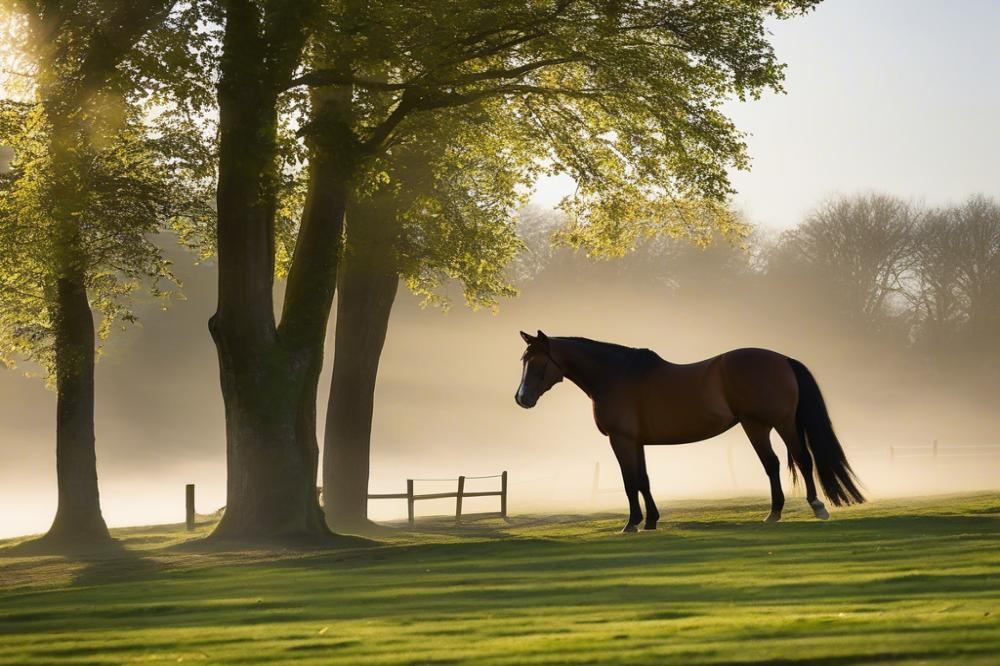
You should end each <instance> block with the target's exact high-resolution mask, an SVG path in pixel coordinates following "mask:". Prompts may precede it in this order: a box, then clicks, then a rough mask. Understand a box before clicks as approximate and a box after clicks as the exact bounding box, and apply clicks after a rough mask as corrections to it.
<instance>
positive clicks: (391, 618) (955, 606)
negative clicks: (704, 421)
mask: <svg viewBox="0 0 1000 666" xmlns="http://www.w3.org/2000/svg"><path fill="white" fill-rule="evenodd" d="M800 504H804V503H803V502H802V501H801V499H799V500H789V505H790V506H789V507H788V509H786V521H785V522H782V523H779V524H777V525H763V524H760V523H759V522H758V521H759V520H760V518H762V517H763V515H764V514H765V513H766V506H765V504H764V503H763V502H762V501H760V500H758V499H751V500H743V501H725V502H705V503H685V504H682V505H680V506H678V507H675V508H673V510H668V511H667V512H665V514H666V515H665V522H664V523H663V526H664V527H666V529H661V530H660V531H657V532H650V533H640V534H632V535H622V534H617V533H616V532H617V529H618V528H619V527H620V523H621V519H620V517H617V516H616V517H611V516H607V515H601V516H594V515H590V516H523V517H515V518H514V519H513V521H512V523H511V524H510V525H505V524H503V523H500V522H499V521H496V522H493V521H490V522H482V523H476V524H473V525H470V526H468V527H464V528H462V529H461V530H455V529H452V528H450V527H449V526H448V525H447V524H445V523H443V522H438V523H435V522H433V521H431V522H429V523H428V522H425V523H424V525H425V527H424V528H423V529H421V530H420V531H418V532H405V531H399V532H397V533H394V534H393V535H391V536H387V537H385V538H382V539H381V540H380V542H379V543H378V544H376V545H375V546H372V547H367V548H358V547H353V548H345V549H340V550H322V551H309V552H293V551H283V550H255V551H250V552H246V551H239V552H226V551H221V550H200V549H197V548H192V546H191V544H185V543H184V541H185V540H186V539H189V538H190V537H189V536H188V535H187V534H186V533H184V532H183V531H181V530H180V528H179V527H177V526H166V527H159V528H137V529H127V530H118V531H117V536H118V537H119V538H121V539H122V540H123V542H124V549H123V550H122V552H120V553H118V554H114V555H105V556H102V557H89V558H88V557H84V558H75V559H63V558H56V557H44V558H43V557H35V558H25V557H16V556H11V555H9V554H8V555H7V556H5V557H0V663H10V664H25V663H46V664H62V663H73V664H104V663H137V662H143V663H161V662H162V663H165V662H170V663H177V662H180V661H185V662H186V661H203V662H209V663H265V662H272V663H274V662H279V663H280V662H296V663H317V664H358V663H363V664H366V665H375V664H410V663H418V664H432V663H440V664H452V663H475V664H518V665H520V664H536V663H537V664H541V663H552V664H566V663H572V664H583V663H589V664H596V663H600V664H607V663H618V664H640V663H649V664H672V663H676V664H741V663H747V662H763V663H768V664H856V663H864V664H880V663H892V664H918V663H962V664H969V663H981V664H996V663H1000V529H998V528H1000V495H979V496H972V497H970V496H962V497H945V498H929V499H923V500H907V501H902V500H901V501H892V502H888V501H882V502H878V503H876V504H873V505H867V506H864V507H861V508H855V509H849V510H840V511H835V512H834V514H833V518H832V519H831V520H830V521H828V522H826V523H822V522H819V521H815V520H811V519H808V517H807V516H806V513H805V511H803V510H802V509H801V508H800V507H799V506H798V505H800ZM207 529H209V528H208V526H203V527H202V528H201V532H204V531H206V530H207ZM12 543H13V542H6V544H3V543H0V548H2V547H3V546H4V545H10V544H12Z"/></svg>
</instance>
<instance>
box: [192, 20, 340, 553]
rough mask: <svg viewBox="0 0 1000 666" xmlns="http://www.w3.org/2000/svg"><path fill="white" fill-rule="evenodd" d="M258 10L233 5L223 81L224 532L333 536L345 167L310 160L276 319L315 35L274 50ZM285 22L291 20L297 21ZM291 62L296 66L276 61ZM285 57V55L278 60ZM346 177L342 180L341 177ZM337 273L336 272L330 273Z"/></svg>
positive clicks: (249, 536) (220, 320) (218, 327)
mask: <svg viewBox="0 0 1000 666" xmlns="http://www.w3.org/2000/svg"><path fill="white" fill-rule="evenodd" d="M262 20H267V19H266V17H264V18H262V16H261V15H259V14H258V13H257V10H256V9H255V7H254V6H253V5H252V4H249V3H243V2H232V3H229V4H228V5H227V14H226V35H225V43H224V47H223V51H224V55H223V59H222V68H221V69H222V77H221V80H220V84H219V126H220V157H219V188H218V195H217V196H218V257H219V301H218V308H217V310H216V313H215V315H214V316H213V317H212V319H211V321H210V322H209V329H210V330H211V332H212V337H213V339H214V341H215V344H216V348H217V351H218V356H219V370H220V379H221V384H222V395H223V400H224V403H225V413H226V453H227V468H228V483H227V487H226V496H227V500H226V512H225V514H224V515H223V518H222V520H221V521H220V522H219V525H218V527H217V528H216V530H215V532H214V534H213V536H214V537H216V538H225V539H240V540H268V539H273V538H323V537H328V536H329V535H330V532H329V530H328V528H327V527H326V522H325V520H324V519H323V514H322V510H321V509H320V507H319V502H318V499H317V496H316V480H317V479H316V476H317V463H318V457H319V450H318V446H317V442H316V416H315V401H316V384H317V381H318V377H319V370H320V367H321V365H322V360H323V337H324V336H325V333H326V319H327V317H328V316H329V311H330V306H331V303H332V300H333V290H334V287H335V279H336V277H335V276H336V257H337V253H338V251H339V244H338V241H339V238H340V236H341V228H342V224H343V217H344V208H345V203H344V192H345V191H346V185H341V186H339V187H330V188H317V187H316V186H315V185H316V183H317V182H319V181H320V179H321V178H327V177H328V176H327V172H329V171H331V170H334V169H333V166H332V162H331V161H330V160H323V159H320V158H319V157H317V156H315V155H314V156H313V157H312V158H311V160H310V172H311V183H310V195H309V200H308V201H307V203H306V210H305V213H304V216H303V220H302V225H301V229H300V233H299V238H298V243H297V245H296V250H295V257H294V259H293V268H292V270H291V272H290V274H289V280H288V284H287V287H286V292H285V293H286V296H285V306H284V311H283V314H282V323H281V326H280V327H279V326H277V325H276V323H275V318H274V309H273V308H274V300H273V286H274V243H275V230H274V220H275V201H276V198H275V191H274V188H275V186H276V180H277V178H276V176H277V174H276V166H275V150H276V148H275V141H276V128H277V94H278V90H279V89H280V87H281V86H280V83H281V82H282V81H284V80H286V79H287V77H288V76H289V75H290V73H291V69H292V68H293V67H294V64H295V62H296V58H297V56H295V54H296V53H298V51H299V50H300V49H301V46H302V41H303V40H304V33H301V34H299V35H298V36H297V37H296V36H295V35H296V33H295V32H294V31H292V32H290V33H289V32H287V31H286V32H284V33H282V34H283V35H285V36H286V37H287V35H289V34H291V35H292V37H288V40H290V41H288V42H287V43H282V44H273V43H271V42H270V41H269V39H270V38H269V37H267V35H266V33H262V31H261V30H260V24H261V21H262ZM274 20H276V21H277V20H290V19H289V17H288V15H287V13H286V14H281V15H278V16H276V17H275V19H274ZM272 52H274V53H277V56H280V57H281V58H283V59H284V62H285V64H284V65H283V67H284V69H283V70H282V71H275V68H277V67H278V66H279V65H280V64H281V63H280V62H279V63H278V64H275V63H276V62H277V61H276V60H274V58H272V57H269V54H271V55H274V53H272ZM277 56H275V57H277ZM341 180H343V178H342V177H341ZM331 267H332V268H331Z"/></svg>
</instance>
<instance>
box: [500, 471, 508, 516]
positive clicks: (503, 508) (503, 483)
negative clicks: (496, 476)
mask: <svg viewBox="0 0 1000 666" xmlns="http://www.w3.org/2000/svg"><path fill="white" fill-rule="evenodd" d="M500 517H501V518H503V519H504V520H506V519H507V470H504V471H503V474H501V475H500Z"/></svg>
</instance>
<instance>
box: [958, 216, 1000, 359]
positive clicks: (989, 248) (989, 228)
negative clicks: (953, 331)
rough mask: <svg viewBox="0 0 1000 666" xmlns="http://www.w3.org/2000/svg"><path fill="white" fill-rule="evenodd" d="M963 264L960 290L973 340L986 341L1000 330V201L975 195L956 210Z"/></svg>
mask: <svg viewBox="0 0 1000 666" xmlns="http://www.w3.org/2000/svg"><path fill="white" fill-rule="evenodd" d="M953 214H954V218H955V225H956V226H957V228H958V236H959V237H958V243H959V246H960V248H961V253H962V265H961V268H960V270H959V272H958V291H959V294H960V295H961V297H962V299H963V300H964V301H965V303H966V307H967V312H968V314H967V321H966V325H965V330H966V334H967V336H968V337H969V338H970V340H969V341H970V342H972V343H973V344H976V343H987V344H989V343H990V342H991V341H992V338H993V336H994V335H995V334H996V333H998V332H1000V203H998V202H997V201H995V200H993V199H988V198H986V197H984V196H974V197H971V198H970V199H968V200H967V201H966V202H965V203H964V204H963V205H962V206H960V207H958V208H956V209H955V210H954V213H953Z"/></svg>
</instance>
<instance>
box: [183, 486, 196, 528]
mask: <svg viewBox="0 0 1000 666" xmlns="http://www.w3.org/2000/svg"><path fill="white" fill-rule="evenodd" d="M184 490H185V493H184V495H185V502H184V505H185V506H184V508H185V513H184V517H185V522H186V523H187V528H188V531H191V530H193V529H194V484H193V483H189V484H187V486H186V487H185V489H184Z"/></svg>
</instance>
